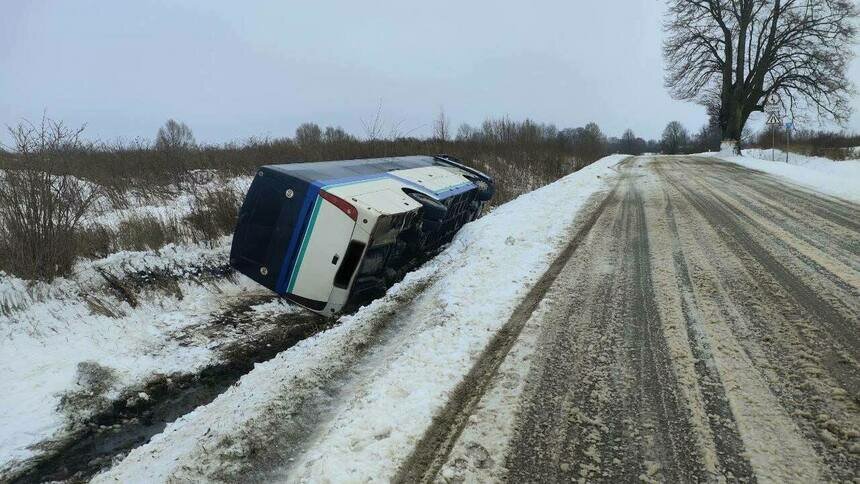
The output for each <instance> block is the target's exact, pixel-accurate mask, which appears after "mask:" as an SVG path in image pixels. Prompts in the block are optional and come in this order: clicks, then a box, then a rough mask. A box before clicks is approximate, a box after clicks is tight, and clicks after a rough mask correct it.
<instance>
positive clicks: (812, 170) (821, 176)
mask: <svg viewBox="0 0 860 484" xmlns="http://www.w3.org/2000/svg"><path fill="white" fill-rule="evenodd" d="M701 156H712V157H718V158H721V159H724V160H726V161H730V162H732V163H736V164H738V165H741V166H744V167H746V168H752V169H754V170H760V171H763V172H766V173H770V174H772V175H777V176H781V177H783V178H785V179H787V180H789V181H791V182H793V183H796V184H798V185H803V186H806V187H809V188H812V189H814V190H816V191H818V192H821V193H824V194H826V195H832V196H835V197H839V198H843V199H845V200H850V201H853V202H860V190H858V188H857V187H860V159H856V160H844V161H833V160H830V159H828V158H820V157H815V156H803V155H799V154H797V153H789V154H788V162H787V163H786V161H785V159H786V157H785V153H784V152H782V151H780V150H775V152H774V156H775V157H776V161H771V150H761V149H749V150H743V156H736V155H733V154H731V153H725V152H722V153H702V154H701Z"/></svg>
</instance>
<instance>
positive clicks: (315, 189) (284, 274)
mask: <svg viewBox="0 0 860 484" xmlns="http://www.w3.org/2000/svg"><path fill="white" fill-rule="evenodd" d="M318 193H319V186H317V185H316V184H315V183H312V184H309V185H308V192H307V193H306V194H305V199H304V200H303V201H302V208H301V209H299V216H298V218H297V219H296V221H298V222H299V227H296V228H294V229H293V233H292V234H291V235H290V244H289V245H288V246H287V253H286V254H285V255H284V262H283V264H282V265H281V272H280V273H279V274H278V284H277V285H276V286H275V290H276V292H277V293H278V294H284V292H285V290H286V288H285V287H284V285H285V282H286V281H288V280H289V276H290V273H291V272H292V271H291V270H290V267H291V265H292V263H293V259H294V258H295V256H296V248H297V247H296V246H297V245H298V243H299V236H300V235H302V234H303V233H304V231H305V225H306V223H307V218H308V210H310V208H311V207H312V206H313V204H314V202H316V199H317V194H318Z"/></svg>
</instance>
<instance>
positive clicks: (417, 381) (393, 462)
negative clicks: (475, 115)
mask: <svg viewBox="0 0 860 484" xmlns="http://www.w3.org/2000/svg"><path fill="white" fill-rule="evenodd" d="M624 158H625V156H611V157H608V158H605V159H603V160H600V161H599V162H597V163H595V164H593V165H591V166H589V167H587V168H585V169H583V170H581V171H579V172H576V173H574V174H572V175H569V176H567V177H565V178H563V179H562V180H560V181H558V182H556V183H553V184H551V185H548V186H546V187H544V188H541V189H538V190H536V191H534V192H531V193H528V194H525V195H523V196H520V197H519V198H517V199H516V200H514V201H512V202H509V203H507V204H505V205H502V206H500V207H498V208H497V209H495V210H494V211H493V212H492V213H490V214H489V215H487V216H485V217H483V218H481V219H480V220H478V221H476V222H473V223H471V224H468V225H467V226H466V227H464V229H463V230H462V231H461V232H460V233H459V234H458V235H457V237H456V238H455V240H454V242H453V243H452V244H451V245H450V246H449V248H448V249H446V250H445V251H444V252H443V253H442V254H441V255H440V256H439V257H437V258H435V259H434V260H432V261H431V262H429V263H428V264H426V265H425V266H424V267H422V268H421V269H419V270H418V271H415V272H413V273H411V274H409V275H408V276H407V277H406V278H405V279H404V280H403V281H402V282H401V283H400V284H398V285H396V286H395V287H393V288H392V289H391V290H390V291H389V292H388V294H387V295H386V296H385V297H384V298H382V299H379V300H377V301H375V302H373V303H372V304H370V305H369V306H366V307H364V308H362V309H361V310H359V311H358V312H357V313H356V314H354V315H351V316H346V317H344V318H342V319H341V321H340V324H339V325H337V326H335V327H334V328H332V329H330V330H328V331H325V332H323V333H320V334H318V335H316V336H314V337H311V338H309V339H306V340H304V341H302V342H301V343H299V344H298V345H296V346H295V347H293V348H290V349H289V350H287V351H284V352H282V353H280V354H279V355H278V356H276V357H275V358H273V359H272V360H270V361H267V362H265V363H262V364H259V365H257V367H256V368H255V369H254V370H253V371H252V372H250V373H249V374H247V375H245V376H244V377H243V378H242V379H241V380H240V381H239V383H238V384H237V385H235V386H233V387H231V388H230V389H229V390H228V391H226V392H225V393H223V394H221V395H220V396H219V397H218V398H216V399H215V400H214V401H213V402H212V403H210V404H209V405H206V406H203V407H200V408H198V409H196V410H195V411H194V412H192V413H190V414H188V415H186V416H185V417H183V418H181V419H179V420H178V421H176V422H175V423H173V424H171V425H169V426H168V428H167V429H166V430H165V431H164V432H163V433H162V434H160V435H157V436H156V437H155V438H153V439H152V441H151V442H150V443H149V444H146V445H144V446H142V447H139V448H137V449H135V450H134V451H132V452H131V453H130V454H129V455H128V456H127V457H126V458H125V459H124V460H123V461H122V462H121V463H120V464H118V465H117V466H115V467H114V468H113V469H111V470H110V471H109V472H107V473H105V474H102V475H99V476H97V478H96V481H99V482H117V481H120V482H142V481H144V480H146V481H165V480H180V481H181V480H186V479H187V480H206V479H224V478H226V479H227V480H230V479H233V478H235V479H239V478H242V477H243V476H244V477H245V478H248V474H246V473H247V472H250V469H251V468H249V467H248V466H252V465H253V464H254V462H253V460H254V458H261V457H265V453H266V450H267V448H268V450H270V451H271V450H272V449H271V447H273V446H275V445H278V451H279V453H281V454H282V455H281V458H282V460H281V465H280V467H278V468H276V469H273V470H271V473H272V474H273V475H274V477H275V478H278V479H285V478H286V477H287V475H289V476H290V479H291V480H292V479H295V480H305V481H317V480H320V479H330V480H332V481H352V482H357V481H366V480H385V479H387V478H390V477H391V476H392V475H393V473H394V472H395V470H396V469H397V467H398V465H399V464H400V463H401V462H402V461H403V460H404V459H405V458H406V457H407V455H408V453H409V452H410V451H411V449H412V447H413V444H414V442H415V441H416V439H418V438H419V437H420V436H421V435H422V433H423V431H424V430H425V429H426V428H427V427H428V426H429V425H430V423H431V421H432V418H433V415H434V414H435V413H436V412H437V411H438V410H439V408H440V407H441V406H443V405H444V404H445V402H446V401H447V397H448V395H449V393H450V392H451V391H452V390H453V389H454V388H455V387H456V385H457V384H458V383H459V382H460V381H461V380H462V379H463V377H464V376H465V374H466V373H467V372H468V370H469V368H471V366H472V364H473V362H474V359H475V358H477V357H478V355H480V354H481V352H482V351H483V349H484V348H485V347H486V345H487V344H488V343H489V341H490V340H491V338H492V337H493V336H494V334H495V333H496V332H497V331H498V330H499V329H500V328H501V326H502V325H503V324H504V322H505V321H506V320H507V319H508V317H509V316H510V314H511V312H512V311H513V309H514V307H515V306H516V305H517V303H518V302H519V300H520V299H521V298H522V297H524V295H525V294H526V292H527V291H528V288H529V287H530V286H531V285H532V284H533V283H534V282H535V281H536V280H537V279H538V278H539V277H540V275H541V274H542V273H543V272H544V271H545V270H546V268H547V267H548V266H549V264H550V263H551V261H552V260H553V258H554V256H555V255H556V254H557V253H558V251H559V250H560V249H561V246H562V244H563V242H564V240H566V239H567V236H568V235H569V234H568V231H569V230H570V228H571V226H572V224H573V222H574V219H575V218H576V215H577V213H578V211H579V210H580V209H581V208H582V207H583V206H584V205H585V204H586V202H587V201H588V200H589V198H590V197H591V196H592V195H594V194H596V193H598V192H601V191H604V190H606V189H607V188H608V187H609V186H610V185H609V183H608V182H610V181H611V179H612V178H613V176H614V174H615V171H614V170H613V167H614V166H615V165H616V164H617V163H619V162H620V161H621V160H623V159H624ZM406 301H411V303H410V304H408V305H404V302H406ZM335 379H336V380H338V382H334V381H332V380H335ZM332 388H335V389H336V390H332ZM332 392H342V393H341V395H342V396H341V398H333V397H332V394H331V393H332ZM320 402H322V404H320ZM393 409H396V411H392V410H393ZM308 420H311V421H315V422H314V423H315V425H314V427H316V428H317V430H316V431H315V432H314V434H313V435H312V436H310V435H302V429H305V428H308V427H310V426H311V425H310V424H309V423H308ZM316 420H321V421H316ZM290 436H296V439H295V441H287V442H277V441H278V440H279V439H289V438H290ZM299 442H301V443H299ZM251 449H254V451H253V452H252V451H251ZM283 454H289V455H288V456H287V457H283ZM144 476H145V478H144Z"/></svg>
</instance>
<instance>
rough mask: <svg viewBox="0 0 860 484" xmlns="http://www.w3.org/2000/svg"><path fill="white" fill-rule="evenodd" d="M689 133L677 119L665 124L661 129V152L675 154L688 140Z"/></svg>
mask: <svg viewBox="0 0 860 484" xmlns="http://www.w3.org/2000/svg"><path fill="white" fill-rule="evenodd" d="M689 140H690V135H689V134H688V133H687V129H686V128H684V126H683V125H682V124H681V123H679V122H678V121H672V122H670V123H669V124H667V125H666V129H664V130H663V137H662V138H661V140H660V144H661V145H662V148H663V153H666V154H667V155H677V154H678V153H680V152H681V150H682V149H683V148H684V146H685V145H686V144H687V143H688V142H689Z"/></svg>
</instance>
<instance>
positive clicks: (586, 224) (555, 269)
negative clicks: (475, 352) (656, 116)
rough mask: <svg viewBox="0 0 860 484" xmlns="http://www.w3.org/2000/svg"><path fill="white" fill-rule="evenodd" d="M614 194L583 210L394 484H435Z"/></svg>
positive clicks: (396, 477) (435, 419) (416, 448)
mask: <svg viewBox="0 0 860 484" xmlns="http://www.w3.org/2000/svg"><path fill="white" fill-rule="evenodd" d="M615 196H616V195H615V191H614V190H613V191H612V192H611V193H609V194H608V195H606V196H605V198H603V200H602V201H601V202H600V204H599V205H598V206H597V207H596V208H595V209H592V210H590V211H589V210H587V209H586V210H584V213H588V214H589V215H588V216H587V218H585V220H584V221H583V222H582V223H581V224H576V225H575V227H576V228H575V230H576V232H575V235H573V237H572V239H571V241H570V243H568V245H567V246H566V247H565V248H564V250H562V251H561V252H560V253H559V255H558V256H557V257H556V259H555V260H554V261H553V263H552V264H551V265H550V266H549V268H548V269H547V271H546V272H545V273H544V274H543V276H541V278H540V279H539V280H538V282H537V283H536V284H535V285H534V286H533V287H532V289H531V290H530V291H529V292H528V294H526V297H525V298H524V299H523V300H522V301H521V302H520V304H519V305H517V307H516V309H515V310H514V312H513V313H512V315H511V317H510V318H509V319H508V321H507V323H505V325H504V327H503V328H502V329H501V330H500V331H499V332H498V333H497V334H496V336H495V337H494V338H493V340H492V341H491V343H490V344H489V345H488V347H487V349H486V350H485V351H484V352H483V354H482V355H481V357H480V358H479V359H478V361H477V362H476V363H475V365H474V366H473V367H472V370H471V371H470V372H469V374H468V375H467V376H466V378H465V379H464V380H463V381H462V382H461V383H460V384H459V385H458V386H457V388H456V389H455V390H454V391H453V392H452V394H451V397H450V399H449V401H448V404H447V405H446V406H445V408H444V409H443V410H442V411H441V412H440V413H439V414H438V415H437V416H436V417H435V418H434V421H433V424H432V425H431V427H430V428H429V429H428V430H427V431H426V432H425V434H424V436H423V437H422V439H421V440H420V441H419V442H418V444H417V445H416V447H415V450H414V451H413V452H412V454H411V455H410V457H409V458H408V459H407V460H406V461H405V462H404V464H403V465H402V466H401V468H400V470H399V471H398V473H397V475H396V476H395V478H394V481H395V482H418V481H420V482H429V481H432V480H433V478H434V477H435V475H436V473H437V472H438V471H439V469H440V468H441V467H442V465H444V463H445V460H446V458H447V456H448V454H449V452H450V451H451V448H452V447H453V445H454V443H455V442H456V440H457V438H458V437H459V435H460V433H461V432H462V430H463V427H465V425H466V423H467V419H468V417H469V415H471V414H472V411H473V410H474V408H475V406H476V405H477V403H478V401H479V400H480V397H481V396H482V395H483V394H484V392H486V390H487V388H488V387H489V384H490V382H491V380H492V379H493V377H494V376H495V375H496V372H497V371H498V368H499V366H500V365H501V363H502V361H503V360H504V359H505V356H506V355H507V353H508V351H510V349H511V347H512V346H513V344H514V343H515V342H516V339H517V337H518V336H519V333H520V331H522V328H523V327H524V326H525V324H526V323H527V322H528V319H529V316H531V314H532V313H533V312H534V310H535V308H536V307H537V305H538V304H539V303H540V301H541V300H542V299H543V296H544V294H545V293H546V291H547V290H548V289H549V287H550V286H551V285H552V283H553V282H554V281H555V279H556V277H558V274H559V273H560V272H561V270H562V269H563V268H564V266H565V263H566V262H567V260H568V259H569V258H570V257H571V255H572V254H573V253H574V252H575V251H576V249H577V247H578V246H579V244H580V243H581V242H582V240H583V238H584V237H586V236H587V235H588V232H589V230H591V227H592V226H593V225H594V224H595V223H596V222H597V219H598V218H599V217H600V215H601V214H602V212H603V211H604V210H605V209H606V207H607V205H609V204H610V201H611V200H613V199H615Z"/></svg>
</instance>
